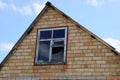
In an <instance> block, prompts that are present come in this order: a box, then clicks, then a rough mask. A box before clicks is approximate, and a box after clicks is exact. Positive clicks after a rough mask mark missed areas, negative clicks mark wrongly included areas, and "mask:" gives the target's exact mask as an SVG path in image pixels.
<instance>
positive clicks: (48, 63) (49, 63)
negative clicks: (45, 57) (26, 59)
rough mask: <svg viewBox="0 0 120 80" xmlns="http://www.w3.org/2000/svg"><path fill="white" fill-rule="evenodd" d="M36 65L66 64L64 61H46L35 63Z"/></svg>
mask: <svg viewBox="0 0 120 80" xmlns="http://www.w3.org/2000/svg"><path fill="white" fill-rule="evenodd" d="M35 65H36V66H47V65H66V62H56V63H55V62H47V63H43V62H42V63H35Z"/></svg>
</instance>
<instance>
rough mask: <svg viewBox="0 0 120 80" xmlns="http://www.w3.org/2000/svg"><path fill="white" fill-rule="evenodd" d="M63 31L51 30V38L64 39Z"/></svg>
mask: <svg viewBox="0 0 120 80" xmlns="http://www.w3.org/2000/svg"><path fill="white" fill-rule="evenodd" d="M64 37H65V29H60V30H53V38H64Z"/></svg>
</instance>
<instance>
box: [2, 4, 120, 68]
mask: <svg viewBox="0 0 120 80" xmlns="http://www.w3.org/2000/svg"><path fill="white" fill-rule="evenodd" d="M49 7H52V8H54V9H55V10H56V11H58V12H59V13H60V14H62V15H63V16H64V17H66V18H68V19H70V20H71V21H72V22H73V23H74V24H76V25H77V27H79V28H81V29H83V30H85V31H86V32H88V33H89V34H90V35H91V37H93V38H95V39H97V40H98V41H100V42H101V43H103V44H104V45H106V46H107V47H109V48H110V49H111V50H112V51H113V52H114V53H115V54H116V55H119V52H118V51H116V49H115V48H113V47H112V46H111V45H109V44H108V43H106V42H105V41H103V40H102V39H101V38H99V37H98V36H96V35H95V34H93V33H92V32H90V31H89V30H88V29H86V28H85V27H83V26H82V25H80V24H79V23H77V22H76V21H75V20H73V19H72V18H71V17H69V16H68V15H66V14H65V13H63V12H62V11H60V10H59V9H58V8H56V7H55V6H54V5H52V4H51V3H50V2H47V3H46V6H45V7H44V8H43V10H42V11H41V12H40V14H39V15H38V16H37V17H36V18H35V20H34V21H33V22H32V24H31V25H30V26H29V27H28V29H27V30H26V31H25V32H24V34H23V35H22V36H21V38H20V39H19V40H18V41H17V43H16V44H15V45H14V47H13V48H12V49H11V51H10V52H9V54H8V55H7V56H6V57H5V59H4V60H3V61H2V62H1V64H0V68H1V67H2V66H3V65H4V64H5V62H6V60H7V59H8V58H9V57H10V56H11V55H12V53H14V51H15V50H16V49H17V46H18V45H19V43H20V42H21V41H22V39H24V38H25V37H26V35H27V34H29V33H30V32H31V30H32V29H33V27H34V25H35V24H36V23H37V21H38V20H39V19H40V18H41V17H42V15H43V14H44V13H45V11H46V10H47V9H48V8H49Z"/></svg>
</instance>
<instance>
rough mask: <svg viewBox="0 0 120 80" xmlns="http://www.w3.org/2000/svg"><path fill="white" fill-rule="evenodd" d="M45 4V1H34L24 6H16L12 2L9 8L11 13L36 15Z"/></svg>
mask: <svg viewBox="0 0 120 80" xmlns="http://www.w3.org/2000/svg"><path fill="white" fill-rule="evenodd" d="M45 2H46V1H43V2H39V1H34V2H31V3H29V4H28V5H24V6H16V5H15V4H14V3H13V2H12V4H11V8H12V10H13V11H15V12H18V13H20V14H23V15H32V14H38V13H39V12H40V11H41V10H42V9H43V7H44V4H45Z"/></svg>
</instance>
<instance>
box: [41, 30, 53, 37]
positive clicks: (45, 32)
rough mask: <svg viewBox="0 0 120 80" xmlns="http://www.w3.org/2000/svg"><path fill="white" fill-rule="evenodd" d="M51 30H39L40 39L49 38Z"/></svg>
mask: <svg viewBox="0 0 120 80" xmlns="http://www.w3.org/2000/svg"><path fill="white" fill-rule="evenodd" d="M51 34H52V31H51V30H48V31H40V39H50V38H51Z"/></svg>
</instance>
